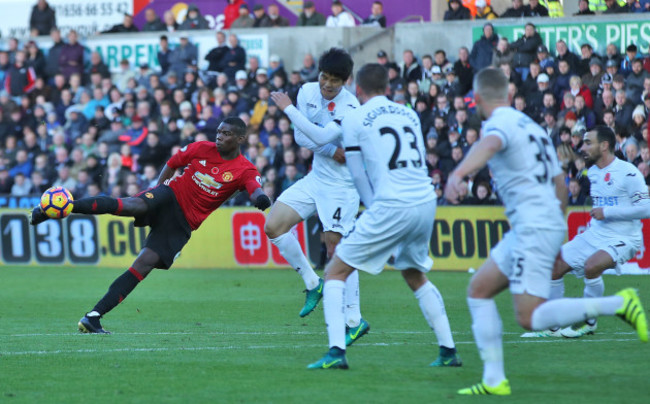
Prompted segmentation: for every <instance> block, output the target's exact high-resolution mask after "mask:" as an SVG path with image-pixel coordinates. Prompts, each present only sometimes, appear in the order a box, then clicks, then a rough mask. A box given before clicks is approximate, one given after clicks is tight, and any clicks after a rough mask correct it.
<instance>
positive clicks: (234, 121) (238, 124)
mask: <svg viewBox="0 0 650 404" xmlns="http://www.w3.org/2000/svg"><path fill="white" fill-rule="evenodd" d="M223 123H226V124H228V125H230V126H233V127H234V128H236V132H237V133H236V135H237V136H244V135H245V134H246V123H244V121H242V120H241V119H240V118H238V117H236V116H231V117H228V118H226V119H224V120H223Z"/></svg>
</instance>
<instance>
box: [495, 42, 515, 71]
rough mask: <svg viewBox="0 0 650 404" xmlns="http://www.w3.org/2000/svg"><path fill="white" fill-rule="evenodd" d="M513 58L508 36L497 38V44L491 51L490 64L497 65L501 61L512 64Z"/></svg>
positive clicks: (500, 63) (499, 64) (513, 54)
mask: <svg viewBox="0 0 650 404" xmlns="http://www.w3.org/2000/svg"><path fill="white" fill-rule="evenodd" d="M514 58H515V52H514V50H512V49H511V48H510V43H508V38H506V37H501V38H499V40H498V42H497V46H496V47H495V48H494V52H493V53H492V66H495V67H499V66H501V65H502V64H503V63H507V64H509V65H511V66H512V64H513V60H514Z"/></svg>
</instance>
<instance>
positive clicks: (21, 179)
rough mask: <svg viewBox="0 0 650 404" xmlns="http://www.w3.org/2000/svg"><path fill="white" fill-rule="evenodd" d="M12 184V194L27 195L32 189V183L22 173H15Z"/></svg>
mask: <svg viewBox="0 0 650 404" xmlns="http://www.w3.org/2000/svg"><path fill="white" fill-rule="evenodd" d="M13 178H14V184H13V185H12V187H11V195H12V196H27V195H29V191H30V190H31V189H32V183H31V181H30V180H29V178H27V176H25V174H23V173H17V174H16V175H15V176H14V177H13Z"/></svg>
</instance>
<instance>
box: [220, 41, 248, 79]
mask: <svg viewBox="0 0 650 404" xmlns="http://www.w3.org/2000/svg"><path fill="white" fill-rule="evenodd" d="M228 43H229V45H230V47H229V49H228V51H227V52H226V54H225V55H224V57H223V66H224V68H223V72H224V73H225V74H226V75H227V76H228V79H229V80H230V81H231V82H234V81H235V73H237V71H238V70H244V69H245V68H246V51H245V50H244V48H242V47H241V46H239V39H238V38H237V35H235V34H230V36H229V37H228Z"/></svg>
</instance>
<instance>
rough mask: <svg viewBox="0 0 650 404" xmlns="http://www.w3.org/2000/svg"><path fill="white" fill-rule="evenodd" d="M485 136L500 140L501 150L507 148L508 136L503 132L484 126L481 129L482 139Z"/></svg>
mask: <svg viewBox="0 0 650 404" xmlns="http://www.w3.org/2000/svg"><path fill="white" fill-rule="evenodd" d="M485 136H496V137H498V138H499V139H501V150H503V149H505V148H506V146H508V136H507V135H506V133H505V132H504V131H502V130H501V129H499V128H497V127H495V126H492V125H490V126H487V125H486V126H484V127H483V137H485Z"/></svg>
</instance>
